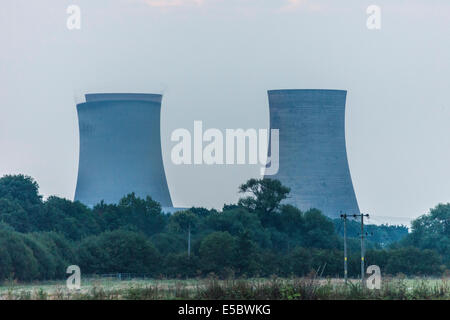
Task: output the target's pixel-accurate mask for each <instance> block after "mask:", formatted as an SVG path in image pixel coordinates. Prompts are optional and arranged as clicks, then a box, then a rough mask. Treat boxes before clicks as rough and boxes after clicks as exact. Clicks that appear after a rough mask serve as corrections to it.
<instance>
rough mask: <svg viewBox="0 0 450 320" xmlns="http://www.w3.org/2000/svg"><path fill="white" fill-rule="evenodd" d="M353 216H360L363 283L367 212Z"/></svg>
mask: <svg viewBox="0 0 450 320" xmlns="http://www.w3.org/2000/svg"><path fill="white" fill-rule="evenodd" d="M353 217H354V218H357V217H361V282H362V283H363V285H364V274H365V270H364V217H366V218H368V217H369V215H368V214H363V213H361V214H354V215H353Z"/></svg>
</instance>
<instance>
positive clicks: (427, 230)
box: [401, 204, 450, 264]
mask: <svg viewBox="0 0 450 320" xmlns="http://www.w3.org/2000/svg"><path fill="white" fill-rule="evenodd" d="M401 245H403V246H413V247H416V248H419V249H430V250H435V251H436V252H438V253H439V254H440V255H441V256H442V257H443V260H444V262H445V263H447V264H449V263H450V204H439V205H437V206H436V207H435V208H433V209H431V210H430V212H429V213H428V214H425V215H423V216H420V217H419V218H417V219H416V220H414V221H413V222H412V224H411V233H410V234H408V236H407V237H406V238H405V239H404V240H403V241H402V242H401Z"/></svg>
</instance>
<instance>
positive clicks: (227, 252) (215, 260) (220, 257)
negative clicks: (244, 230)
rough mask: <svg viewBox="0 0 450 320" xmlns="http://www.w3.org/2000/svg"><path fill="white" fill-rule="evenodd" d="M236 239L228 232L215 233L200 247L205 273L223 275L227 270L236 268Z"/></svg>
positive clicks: (205, 239) (206, 238)
mask: <svg viewBox="0 0 450 320" xmlns="http://www.w3.org/2000/svg"><path fill="white" fill-rule="evenodd" d="M235 247H236V242H235V239H234V238H233V237H232V236H231V235H230V234H229V233H228V232H213V233H211V234H209V235H207V236H206V237H205V238H204V239H203V240H202V242H201V245H200V250H199V251H200V258H201V259H202V267H203V270H204V271H205V272H207V273H208V272H215V273H217V274H222V273H223V271H224V269H225V268H233V267H234V258H235Z"/></svg>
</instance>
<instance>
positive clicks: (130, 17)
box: [0, 0, 450, 224]
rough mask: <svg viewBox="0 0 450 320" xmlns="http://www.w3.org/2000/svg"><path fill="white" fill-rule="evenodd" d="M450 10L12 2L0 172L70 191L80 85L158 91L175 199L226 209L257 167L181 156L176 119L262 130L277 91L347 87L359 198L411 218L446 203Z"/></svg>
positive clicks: (2, 85) (392, 1)
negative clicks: (73, 23)
mask: <svg viewBox="0 0 450 320" xmlns="http://www.w3.org/2000/svg"><path fill="white" fill-rule="evenodd" d="M373 4H375V5H378V6H379V7H380V8H381V29H379V30H369V29H368V28H367V26H366V21H367V18H368V15H367V13H366V9H367V7H368V6H370V5H373ZM70 5H77V6H79V8H80V9H81V29H79V30H69V29H68V28H67V26H66V22H67V18H68V17H69V15H68V14H67V12H66V10H67V8H68V7H69V6H70ZM449 17H450V2H449V1H447V0H434V1H427V0H407V1H406V0H405V1H402V0H371V1H366V0H339V1H338V0H315V1H314V0H270V1H269V0H96V1H89V0H39V1H26V0H2V1H1V4H0V44H1V50H0V150H1V153H0V176H1V175H4V174H17V173H23V174H27V175H30V176H32V177H34V178H35V179H36V180H37V181H38V183H39V185H40V192H41V193H42V194H43V195H44V196H49V195H57V196H60V197H65V198H68V199H73V196H74V192H75V186H76V178H77V169H78V148H79V141H78V139H79V136H78V122H77V121H78V120H77V115H76V103H77V102H80V99H81V97H82V96H83V94H85V93H89V92H91V93H92V92H147V93H161V94H163V95H164V98H163V107H162V119H161V127H162V129H161V134H162V147H163V154H164V155H163V157H164V164H165V167H166V171H167V179H168V183H169V188H170V192H171V195H172V198H173V202H174V205H175V206H179V207H189V206H192V205H195V206H205V207H208V208H211V207H216V208H221V207H222V206H223V204H224V203H232V202H235V201H236V200H237V199H238V196H239V195H238V193H237V188H238V186H239V184H241V183H242V182H244V181H245V180H246V179H248V178H250V177H259V166H258V165H256V166H255V165H247V166H175V165H173V164H172V163H171V161H170V150H171V148H172V146H173V144H174V143H173V142H171V141H170V139H169V137H170V133H171V132H172V131H173V130H174V129H176V128H187V129H192V128H193V121H194V120H202V121H203V125H204V127H205V128H219V129H224V128H239V127H242V128H267V127H268V126H269V109H268V101H267V90H271V89H288V88H293V89H313V88H320V89H343V90H347V91H348V94H347V107H346V108H347V109H346V139H347V152H348V160H349V165H350V171H351V175H352V179H353V184H354V188H355V192H356V196H357V199H358V203H359V206H360V209H361V211H362V212H365V213H369V214H370V215H371V218H370V220H369V222H372V223H384V222H388V223H404V224H407V223H408V222H409V221H410V220H411V219H413V218H415V217H417V216H419V215H421V214H424V213H427V212H428V211H429V209H430V208H432V207H434V206H435V205H437V204H438V203H447V202H450V166H449V163H450V126H449V125H448V119H449V117H450V102H449V101H450V100H449V85H450V83H449V82H450V81H449V74H450V19H449Z"/></svg>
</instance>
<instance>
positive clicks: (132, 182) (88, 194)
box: [75, 94, 172, 207]
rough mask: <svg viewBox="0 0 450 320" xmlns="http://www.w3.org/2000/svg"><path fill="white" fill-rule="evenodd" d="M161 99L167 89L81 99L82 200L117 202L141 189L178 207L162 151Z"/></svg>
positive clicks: (140, 192)
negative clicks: (165, 169) (160, 93)
mask: <svg viewBox="0 0 450 320" xmlns="http://www.w3.org/2000/svg"><path fill="white" fill-rule="evenodd" d="M111 99H113V100H111ZM161 99H162V97H161V95H139V96H136V95H133V94H119V95H117V94H96V95H91V96H90V97H89V96H88V95H87V96H86V101H87V102H86V103H81V104H78V105H77V112H78V123H79V130H80V155H79V159H80V160H79V166H78V181H77V187H76V191H75V200H76V201H80V202H82V203H84V204H86V205H89V206H93V205H95V204H97V203H99V202H100V201H101V200H104V201H105V202H106V203H117V202H119V200H120V199H121V198H122V197H123V196H125V195H127V194H128V193H131V192H135V193H136V195H137V196H140V197H143V198H145V197H146V196H151V197H152V199H154V200H156V201H158V202H160V203H161V205H162V206H163V207H172V201H171V198H170V193H169V189H168V185H167V180H166V175H165V171H164V165H163V159H162V151H161V139H160V112H161Z"/></svg>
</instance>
